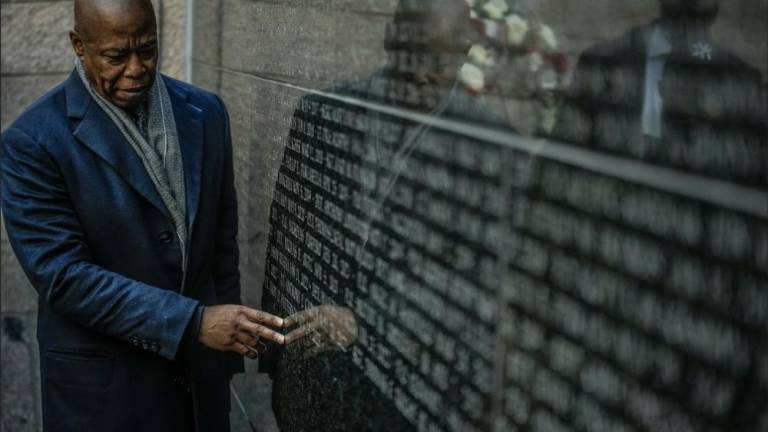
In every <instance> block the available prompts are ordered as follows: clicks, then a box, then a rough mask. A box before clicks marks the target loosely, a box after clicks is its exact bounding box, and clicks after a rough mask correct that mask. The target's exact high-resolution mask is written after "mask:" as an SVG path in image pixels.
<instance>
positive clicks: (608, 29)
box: [193, 0, 768, 430]
mask: <svg viewBox="0 0 768 432" xmlns="http://www.w3.org/2000/svg"><path fill="white" fill-rule="evenodd" d="M396 3H397V2H396V0H386V1H379V0H365V1H361V0H354V1H353V0H344V1H333V2H331V1H327V2H316V1H309V0H286V1H280V2H273V1H258V0H256V1H254V0H248V1H246V0H211V1H206V2H197V4H196V10H195V27H194V29H195V30H194V31H195V34H194V38H195V39H194V75H193V77H194V79H193V80H194V82H195V83H197V84H199V85H202V86H204V87H207V88H209V89H212V90H214V91H216V92H218V93H219V94H220V95H221V96H222V97H223V98H224V100H225V102H226V103H227V106H228V108H229V111H230V116H231V120H232V127H233V139H234V141H235V163H236V173H237V178H236V181H237V190H238V197H239V200H240V212H241V218H240V233H241V237H240V244H241V253H242V259H241V263H242V272H243V286H244V289H245V292H244V300H245V302H246V303H247V304H249V305H251V306H256V305H259V302H260V300H261V297H262V285H263V282H264V272H265V264H264V263H265V262H266V259H267V256H266V250H265V249H266V241H267V235H268V231H269V221H268V215H269V206H270V203H271V201H272V196H273V191H274V185H275V181H276V178H277V172H278V168H279V165H280V161H281V157H282V155H283V151H284V148H285V145H286V141H287V138H288V136H289V130H290V127H291V116H292V113H293V112H294V110H295V109H296V108H297V103H298V100H299V99H300V98H301V97H302V96H304V95H305V94H306V93H307V91H309V90H320V89H327V88H329V87H330V86H331V84H332V83H334V82H337V81H344V80H350V79H362V78H365V77H366V76H368V75H369V74H370V73H372V72H373V71H375V70H376V69H377V68H378V67H380V66H381V65H382V64H383V62H384V59H385V53H384V50H383V43H382V41H383V37H384V33H385V26H386V23H387V22H388V21H389V20H391V17H392V14H393V12H394V8H395V5H396ZM526 3H527V4H529V6H530V7H531V9H532V10H533V11H534V13H535V14H536V15H538V16H539V17H540V18H541V20H543V21H544V22H546V23H548V24H550V25H551V26H552V27H553V28H554V29H555V31H556V32H557V33H558V35H559V36H560V40H561V41H562V44H563V49H564V51H565V52H566V54H567V55H568V56H569V58H570V60H571V67H573V65H575V64H576V60H577V59H578V56H579V54H580V53H581V52H582V51H583V50H584V49H585V48H587V47H589V46H591V45H592V44H594V43H596V42H599V41H604V40H607V39H611V38H614V37H617V36H619V35H621V34H623V33H624V32H626V31H627V30H628V29H629V28H631V27H633V26H636V25H639V24H642V23H645V22H648V21H649V20H650V19H652V18H653V17H654V16H656V14H657V13H658V4H657V1H655V0H642V1H637V0H622V1H616V0H594V1H588V2H586V1H565V0H542V1H538V0H529V1H527V2H526ZM766 16H768V1H765V0H760V1H749V0H726V1H724V2H723V10H722V13H721V15H720V18H719V19H718V22H717V23H716V26H715V28H714V34H715V35H716V38H717V39H718V41H720V42H721V43H722V44H723V45H724V46H726V47H728V48H729V49H731V50H732V51H733V52H735V53H736V54H737V55H739V56H740V57H742V58H744V59H745V60H746V61H747V62H748V63H750V64H751V65H752V66H754V67H756V68H758V69H760V71H761V72H762V75H763V81H765V80H766V77H767V75H766V73H768V57H767V54H766V48H767V47H768V40H766V38H765V32H764V29H763V27H764V20H765V17H766ZM247 368H248V371H249V374H248V375H247V376H246V377H245V378H239V381H238V382H237V383H236V385H237V387H238V389H240V391H241V393H242V394H243V395H244V400H245V403H246V408H247V410H248V411H249V413H250V415H251V416H253V417H254V418H255V419H256V420H257V421H256V423H257V424H263V425H265V426H264V427H265V429H264V430H273V428H274V426H273V423H272V420H271V418H270V415H269V409H270V407H269V402H268V400H269V395H270V390H269V382H268V381H265V379H264V378H263V377H260V376H259V375H257V374H255V373H254V372H255V371H256V363H255V362H251V363H249V364H248V366H247ZM233 415H237V414H233Z"/></svg>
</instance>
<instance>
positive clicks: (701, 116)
mask: <svg viewBox="0 0 768 432" xmlns="http://www.w3.org/2000/svg"><path fill="white" fill-rule="evenodd" d="M720 3H721V1H720V0H695V1H690V0H660V6H661V8H660V9H661V16H660V17H659V18H658V19H656V20H654V21H652V22H651V23H649V24H646V25H643V26H640V27H637V28H634V29H632V30H630V31H629V32H628V33H627V34H626V35H624V36H622V37H620V38H618V39H615V40H610V41H606V42H603V43H600V44H597V45H596V46H594V47H592V48H590V49H588V50H587V51H586V52H585V53H583V54H582V56H581V57H580V59H579V65H578V68H577V70H576V72H575V74H574V78H573V84H572V89H571V91H570V92H569V95H568V97H567V101H566V104H565V106H566V108H565V109H564V110H563V112H564V115H563V116H562V122H561V124H560V127H559V130H557V131H556V132H555V137H556V138H557V139H559V140H562V141H567V142H575V143H578V144H581V145H587V146H590V147H594V148H597V149H600V150H603V151H608V152H611V153H616V154H619V155H625V156H629V157H633V158H637V159H641V160H643V161H647V162H650V163H655V164H659V165H666V166H669V167H673V168H679V169H683V170H686V171H693V172H696V173H698V174H701V175H705V176H711V177H715V178H720V179H723V180H728V181H734V182H738V183H741V184H745V185H749V186H759V187H765V186H766V184H768V183H767V181H766V172H768V169H766V138H765V133H766V129H765V113H766V111H765V109H766V106H765V97H764V94H765V93H764V92H765V90H764V85H763V83H762V78H761V74H760V72H759V71H758V70H756V69H755V68H753V67H751V66H749V65H748V64H746V63H745V62H744V61H743V60H741V59H739V58H738V57H736V56H735V55H733V54H731V53H729V52H728V51H727V50H725V49H723V48H722V47H720V46H718V44H717V43H716V42H715V41H714V39H713V37H712V35H711V32H710V30H711V27H712V25H713V23H714V22H715V19H716V18H717V16H718V14H719V11H720Z"/></svg>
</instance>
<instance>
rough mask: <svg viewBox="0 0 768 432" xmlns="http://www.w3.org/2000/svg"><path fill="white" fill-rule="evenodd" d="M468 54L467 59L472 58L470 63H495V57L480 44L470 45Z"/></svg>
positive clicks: (489, 64) (485, 64) (481, 64)
mask: <svg viewBox="0 0 768 432" xmlns="http://www.w3.org/2000/svg"><path fill="white" fill-rule="evenodd" d="M468 55H469V59H470V60H472V63H475V64H478V65H480V66H493V64H494V63H495V59H494V58H493V56H492V55H491V53H490V52H489V51H488V50H487V49H485V47H484V46H482V45H472V47H471V48H470V49H469V54H468Z"/></svg>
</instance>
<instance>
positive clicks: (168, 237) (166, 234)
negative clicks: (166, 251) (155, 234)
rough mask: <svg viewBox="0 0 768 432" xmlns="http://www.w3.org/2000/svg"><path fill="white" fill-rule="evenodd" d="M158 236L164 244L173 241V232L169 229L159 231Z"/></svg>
mask: <svg viewBox="0 0 768 432" xmlns="http://www.w3.org/2000/svg"><path fill="white" fill-rule="evenodd" d="M159 238H160V241H161V242H163V243H165V244H169V243H171V242H172V241H173V233H171V232H170V231H163V232H161V233H160V237H159Z"/></svg>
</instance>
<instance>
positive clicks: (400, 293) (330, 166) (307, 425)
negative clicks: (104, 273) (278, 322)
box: [260, 0, 508, 432]
mask: <svg viewBox="0 0 768 432" xmlns="http://www.w3.org/2000/svg"><path fill="white" fill-rule="evenodd" d="M476 35H477V32H476V30H475V29H474V28H473V27H472V25H471V20H470V9H469V7H468V6H467V4H466V2H464V0H430V1H424V0H402V1H400V2H399V4H398V7H397V10H396V12H395V16H394V18H393V20H392V23H391V24H390V25H388V26H387V29H386V39H385V47H386V51H387V62H386V64H385V65H384V66H383V67H382V68H381V69H379V70H377V71H376V72H375V73H373V74H372V75H371V76H370V77H368V78H365V79H361V80H359V81H352V82H345V83H338V84H335V85H334V87H333V88H332V89H331V90H330V91H328V92H326V93H325V94H323V95H310V96H305V97H303V98H302V99H301V101H300V102H299V106H298V108H297V109H296V111H295V113H294V116H293V119H292V124H291V130H290V134H289V137H288V140H287V145H286V149H285V152H284V155H283V161H282V163H281V166H280V171H279V173H278V179H277V184H276V187H275V192H274V198H273V202H272V207H271V212H270V234H269V240H268V245H267V255H268V257H267V266H266V267H267V268H266V275H265V276H266V277H265V286H264V297H263V302H262V303H263V306H264V308H265V310H268V311H270V312H272V313H275V314H278V315H280V316H287V317H288V318H286V325H287V326H288V327H289V330H288V333H287V334H286V344H287V346H286V347H276V346H272V347H270V349H269V350H268V352H267V353H265V354H264V355H263V356H262V358H261V361H260V369H261V370H262V371H264V372H268V373H269V374H270V375H271V377H272V379H273V382H274V387H273V388H274V390H273V408H274V410H275V414H276V418H277V420H278V424H279V426H280V428H281V430H282V431H306V430H323V431H330V430H340V431H356V432H357V431H376V430H381V431H410V430H419V429H421V430H452V431H473V430H484V429H487V422H488V419H489V417H490V416H489V413H490V408H491V405H490V395H491V393H492V391H493V385H494V383H493V361H494V357H495V347H494V326H495V321H494V313H495V307H494V304H495V295H496V289H497V287H498V278H499V271H498V268H497V264H496V256H495V254H496V250H497V249H498V245H497V242H498V237H499V230H500V228H499V214H500V212H501V209H502V207H503V203H502V200H500V199H499V197H500V196H502V193H501V188H500V185H501V183H502V182H501V181H500V179H499V177H500V175H501V161H502V158H501V157H500V155H499V152H498V147H494V146H490V145H485V144H483V143H478V142H477V141H476V140H472V139H470V138H467V137H464V136H461V135H458V134H455V133H450V132H447V131H444V130H442V129H440V128H437V127H435V125H434V122H436V121H438V120H439V121H448V122H469V123H479V124H483V125H486V126H492V127H497V128H508V126H506V122H505V121H504V119H502V118H501V117H499V116H497V115H495V114H493V112H492V111H491V110H489V109H488V108H486V107H485V106H484V105H483V104H482V103H481V102H480V100H479V98H478V97H477V96H476V95H474V94H471V93H470V92H468V91H467V89H466V88H465V86H463V85H462V83H461V82H460V81H459V70H460V68H461V66H462V65H463V64H464V63H465V62H466V61H467V52H468V50H469V47H470V46H471V44H472V43H473V40H474V38H475V37H476Z"/></svg>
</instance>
